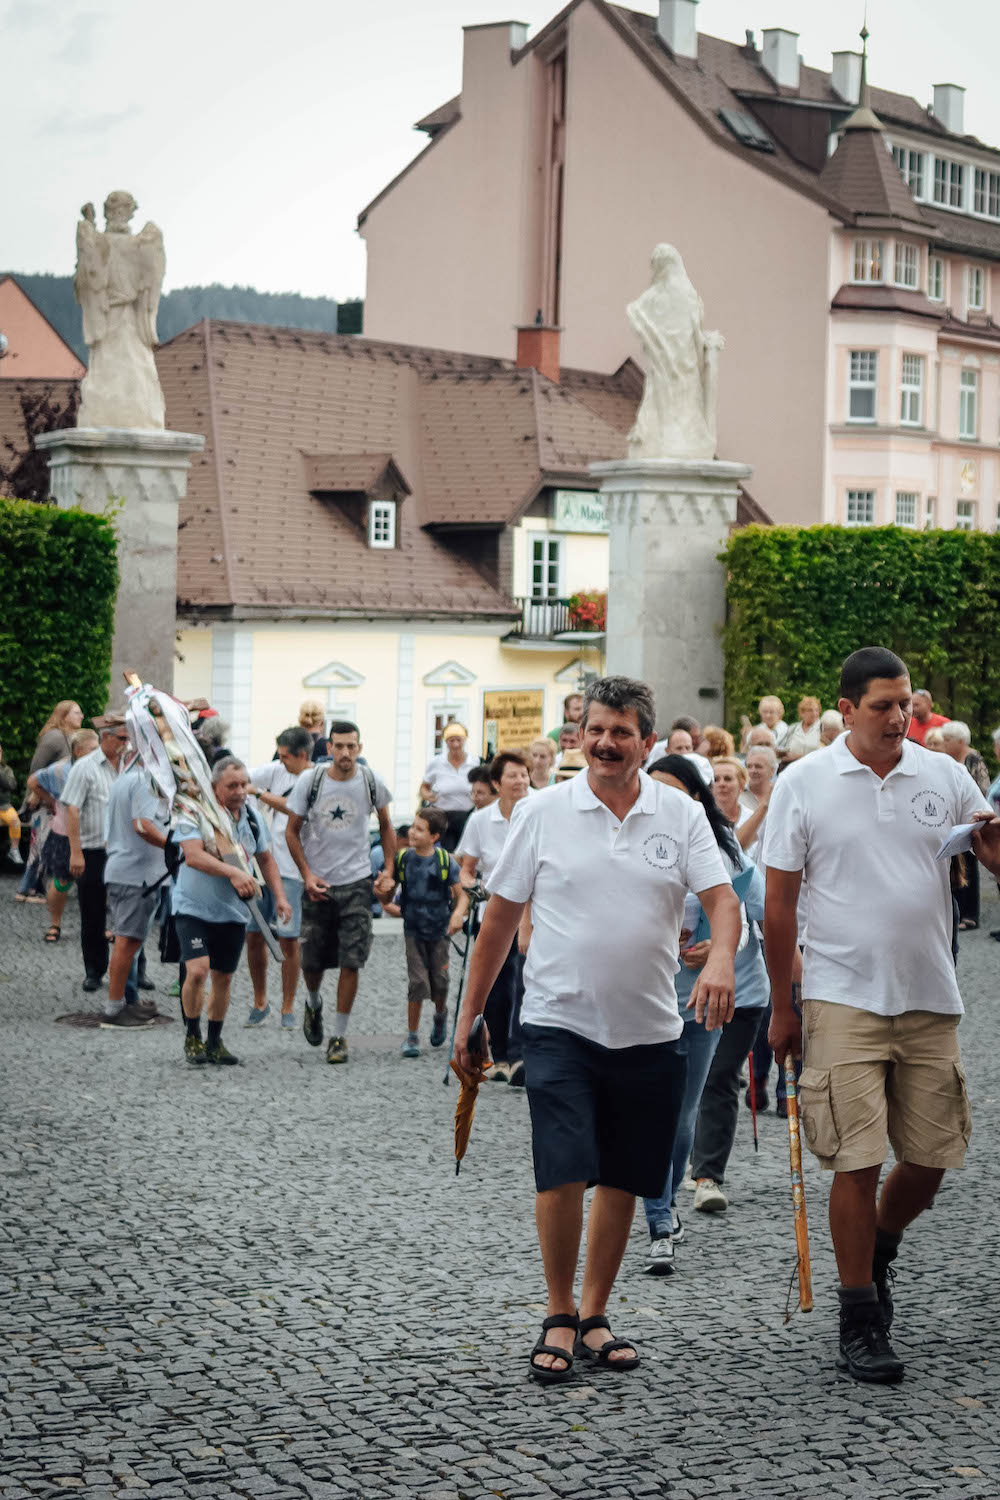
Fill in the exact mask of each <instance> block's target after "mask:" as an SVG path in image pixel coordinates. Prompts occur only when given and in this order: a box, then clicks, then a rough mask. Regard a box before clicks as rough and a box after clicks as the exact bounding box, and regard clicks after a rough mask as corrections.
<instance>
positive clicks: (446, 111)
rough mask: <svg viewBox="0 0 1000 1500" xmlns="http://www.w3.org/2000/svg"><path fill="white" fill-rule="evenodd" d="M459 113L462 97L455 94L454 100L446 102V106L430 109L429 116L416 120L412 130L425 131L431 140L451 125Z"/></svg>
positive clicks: (441, 105) (460, 111)
mask: <svg viewBox="0 0 1000 1500" xmlns="http://www.w3.org/2000/svg"><path fill="white" fill-rule="evenodd" d="M461 113H462V96H461V94H456V95H455V97H454V99H449V100H448V102H447V104H440V105H438V107H437V109H432V110H431V112H430V114H429V115H424V117H423V119H422V120H418V121H417V122H416V124H415V125H414V127H413V128H414V130H426V132H427V134H428V135H429V136H430V137H431V138H432V139H433V137H434V136H436V135H437V133H438V131H439V130H443V129H444V127H445V126H446V125H453V124H454V123H455V121H456V120H457V119H458V117H459V115H460V114H461Z"/></svg>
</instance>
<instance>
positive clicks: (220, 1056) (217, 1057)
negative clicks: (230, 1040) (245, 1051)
mask: <svg viewBox="0 0 1000 1500" xmlns="http://www.w3.org/2000/svg"><path fill="white" fill-rule="evenodd" d="M205 1061H206V1062H207V1063H212V1064H213V1066H214V1067H217V1068H236V1067H239V1062H240V1060H239V1058H238V1057H234V1056H233V1054H232V1053H231V1052H230V1051H229V1048H228V1047H227V1046H226V1044H225V1043H224V1042H216V1043H215V1045H214V1046H210V1045H209V1043H208V1042H206V1043H205Z"/></svg>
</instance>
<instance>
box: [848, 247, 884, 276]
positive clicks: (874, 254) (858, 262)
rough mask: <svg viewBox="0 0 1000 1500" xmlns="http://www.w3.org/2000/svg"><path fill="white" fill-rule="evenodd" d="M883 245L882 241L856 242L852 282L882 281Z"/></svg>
mask: <svg viewBox="0 0 1000 1500" xmlns="http://www.w3.org/2000/svg"><path fill="white" fill-rule="evenodd" d="M883 248H884V247H883V245H882V241H881V240H855V241H854V265H853V268H852V275H851V280H852V281H881V280H882V261H883Z"/></svg>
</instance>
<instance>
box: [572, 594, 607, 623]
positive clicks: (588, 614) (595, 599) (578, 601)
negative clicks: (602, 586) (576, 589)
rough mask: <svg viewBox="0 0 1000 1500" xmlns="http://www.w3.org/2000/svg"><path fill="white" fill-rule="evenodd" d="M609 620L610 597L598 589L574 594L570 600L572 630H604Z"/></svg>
mask: <svg viewBox="0 0 1000 1500" xmlns="http://www.w3.org/2000/svg"><path fill="white" fill-rule="evenodd" d="M607 619H608V596H607V594H606V593H600V592H599V591H598V590H597V589H589V590H585V591H584V592H582V593H579V594H573V595H572V596H571V598H570V600H569V621H570V628H571V629H572V630H604V628H605V626H606V624H607Z"/></svg>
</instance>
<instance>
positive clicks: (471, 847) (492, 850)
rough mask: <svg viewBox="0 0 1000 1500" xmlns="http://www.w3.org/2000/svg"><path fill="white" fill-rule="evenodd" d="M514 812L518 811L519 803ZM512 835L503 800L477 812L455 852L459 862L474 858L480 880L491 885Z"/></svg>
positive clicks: (464, 829) (467, 822) (469, 820)
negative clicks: (492, 877) (508, 837)
mask: <svg viewBox="0 0 1000 1500" xmlns="http://www.w3.org/2000/svg"><path fill="white" fill-rule="evenodd" d="M524 800H527V799H524ZM514 810H515V811H516V810H517V803H516V802H515V804H514ZM509 832H510V824H509V823H508V822H507V819H506V818H505V817H504V815H503V813H502V812H501V811H500V799H499V798H497V800H496V802H490V803H488V804H487V805H486V807H477V808H476V810H475V812H474V813H472V814H471V816H470V817H469V818H467V819H466V823H465V827H464V828H463V829H462V836H461V838H460V839H459V841H458V848H457V849H456V850H455V858H456V859H463V858H464V857H465V855H467V854H469V855H471V856H472V857H473V858H474V859H475V861H476V864H477V865H478V866H479V873H480V877H481V878H482V880H483V881H484V882H486V883H488V882H489V878H490V876H491V875H492V874H493V871H494V868H495V867H496V863H497V860H498V859H499V858H500V856H501V854H502V853H503V846H504V844H505V843H506V842H507V834H508V833H509Z"/></svg>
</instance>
